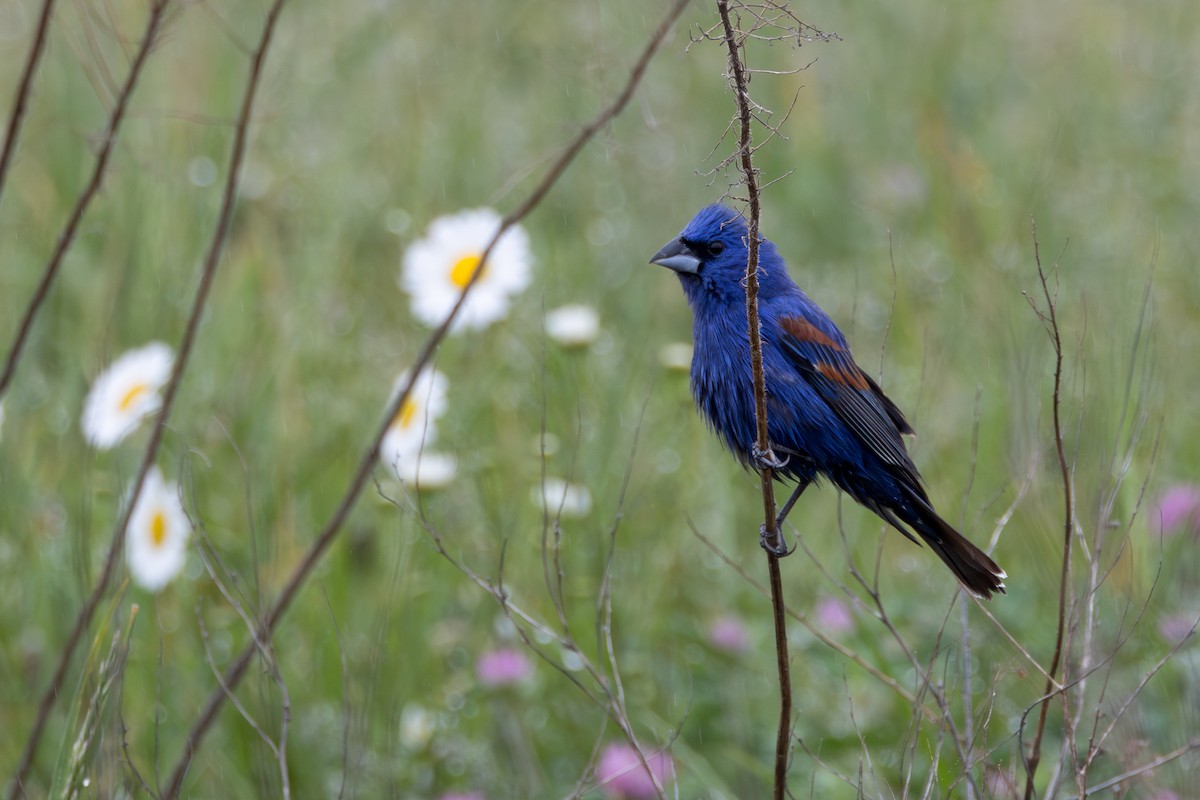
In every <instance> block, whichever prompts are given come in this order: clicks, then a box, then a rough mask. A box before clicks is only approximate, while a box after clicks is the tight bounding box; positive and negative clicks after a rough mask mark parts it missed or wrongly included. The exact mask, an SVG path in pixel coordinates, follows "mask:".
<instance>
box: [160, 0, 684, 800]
mask: <svg viewBox="0 0 1200 800" xmlns="http://www.w3.org/2000/svg"><path fill="white" fill-rule="evenodd" d="M687 4H688V0H675V3H674V4H672V6H671V8H670V10H669V11H668V12H667V14H666V16H665V18H664V19H663V21H662V22H661V23H660V24H659V26H658V27H657V28H656V29H655V31H654V32H653V33H652V34H651V36H650V39H649V41H648V42H647V44H646V46H645V48H644V49H643V51H642V53H641V55H640V56H639V57H638V59H637V61H636V62H635V63H634V65H633V67H632V69H631V70H630V73H629V78H628V80H627V81H626V83H625V86H624V88H623V89H622V90H621V92H620V94H618V95H617V97H616V99H614V100H613V101H612V103H611V104H609V105H608V106H607V107H606V108H604V109H603V110H602V111H601V112H600V113H599V114H597V115H596V116H595V117H594V118H593V119H592V120H591V121H590V122H588V123H587V124H586V125H584V126H583V128H582V129H581V130H580V131H579V133H578V134H576V136H575V138H574V139H572V140H571V141H570V142H569V143H568V144H567V146H566V148H565V149H564V150H563V151H562V153H561V154H560V155H559V156H558V158H557V159H555V160H554V162H553V163H552V164H551V166H550V167H549V169H548V170H547V172H546V174H545V176H544V177H543V178H542V180H541V182H540V183H538V184H537V186H535V187H534V189H533V191H532V192H531V193H530V194H529V196H528V197H526V199H525V200H524V202H522V203H521V204H520V205H519V206H518V207H517V208H516V209H514V210H513V211H511V212H509V213H508V214H507V215H505V217H504V218H503V219H502V220H501V222H500V226H499V228H498V229H497V231H496V233H495V234H494V235H493V236H492V239H491V241H490V242H489V243H488V245H487V247H485V248H484V250H483V253H481V255H480V259H479V263H478V264H477V265H476V267H475V271H474V273H472V275H471V277H470V279H469V280H468V281H467V283H466V285H465V286H464V287H463V290H462V293H461V294H460V295H459V298H458V301H457V302H456V303H455V305H454V307H453V308H451V309H450V312H449V313H448V314H447V315H446V318H445V319H444V320H443V321H442V324H441V325H439V326H438V327H437V328H436V329H435V330H434V331H433V333H431V334H430V336H429V338H428V339H427V340H426V342H425V344H424V346H423V347H422V348H421V350H420V352H419V354H418V356H417V358H416V360H415V362H414V364H413V366H412V368H411V369H410V370H409V379H408V382H407V383H406V385H405V386H404V387H403V389H402V390H401V391H400V392H398V393H397V394H396V396H395V397H394V398H393V399H392V403H391V405H390V407H389V408H388V409H387V411H386V412H385V413H384V415H383V418H382V420H381V421H380V424H379V426H378V427H377V429H376V431H375V434H374V436H373V437H372V439H371V441H370V444H369V445H368V446H367V448H366V450H365V452H364V453H363V454H362V457H361V458H360V459H359V462H358V466H357V468H356V469H355V472H354V474H353V476H352V477H351V479H350V484H349V486H348V487H347V490H346V493H345V494H344V495H343V497H342V499H341V501H340V502H339V503H338V506H337V508H336V509H335V510H334V512H333V516H332V517H330V519H329V521H328V522H326V524H325V526H324V527H323V528H322V530H321V532H320V534H319V535H318V536H317V538H316V540H315V541H314V542H313V544H312V546H311V547H310V548H309V550H308V552H306V553H305V555H304V558H303V559H302V560H301V561H300V563H299V564H298V565H297V566H296V568H295V570H293V572H292V574H291V576H290V577H289V579H288V581H287V583H286V584H285V585H284V587H283V589H282V590H281V591H280V594H279V597H278V598H277V599H276V600H275V603H274V605H272V607H271V609H270V611H269V612H268V614H267V616H266V618H265V620H264V622H263V631H264V633H266V634H269V633H270V632H271V631H273V630H274V629H275V627H276V626H277V625H278V624H279V621H280V620H281V619H282V618H283V615H284V614H285V613H286V611H287V609H288V607H289V606H290V605H291V603H292V600H293V599H295V597H296V595H297V594H299V592H300V589H301V587H302V586H303V585H304V583H305V582H306V580H307V578H308V576H309V575H310V574H311V572H312V570H313V568H314V567H316V565H317V564H318V563H319V562H320V560H321V558H322V556H324V554H325V551H326V550H328V549H329V546H330V545H331V544H332V543H333V541H334V539H336V538H337V535H338V533H339V532H340V531H341V529H342V526H343V524H344V523H345V521H346V518H347V516H349V514H350V510H351V509H352V508H353V507H354V505H355V503H356V502H357V501H358V498H359V496H360V495H361V494H362V491H363V489H364V488H365V487H366V485H367V484H368V482H369V478H370V475H371V472H372V470H373V469H374V467H375V460H376V458H377V457H378V452H379V444H380V442H381V441H382V440H383V436H384V434H385V433H386V432H387V428H388V426H389V425H390V424H391V421H392V419H393V418H394V417H395V415H396V412H397V411H398V410H399V408H400V407H401V405H403V403H404V402H405V401H406V400H407V399H408V397H409V395H410V394H411V393H412V390H413V385H414V384H415V383H416V381H417V378H418V377H419V376H420V375H421V373H422V372H423V371H424V369H425V367H426V366H427V365H428V364H429V362H430V360H431V359H432V358H433V353H434V351H435V350H436V349H437V347H438V345H439V344H440V343H441V341H442V339H443V338H445V336H446V334H447V332H448V331H449V330H450V326H451V325H453V323H454V321H455V319H457V317H458V314H459V311H460V309H461V308H462V306H463V304H464V303H465V302H466V299H467V297H468V296H469V294H470V292H471V290H472V288H473V287H474V286H475V284H476V283H477V282H478V280H479V277H480V276H481V275H482V274H483V271H484V268H485V265H486V264H487V259H488V257H489V256H490V255H491V253H492V250H493V249H494V248H495V246H496V242H497V241H499V239H500V237H501V236H503V235H504V234H505V233H506V232H507V231H508V230H509V229H510V228H511V227H512V226H514V225H516V224H517V223H518V222H520V221H521V220H522V219H524V218H525V217H526V216H528V215H529V213H530V212H531V211H533V209H534V208H536V207H537V205H538V204H539V203H541V201H542V199H543V198H545V196H546V194H547V193H548V192H549V191H550V189H551V188H552V187H553V186H554V185H555V184H556V183H557V182H558V179H559V178H560V177H562V175H563V173H564V172H565V171H566V169H567V167H568V166H570V165H571V162H572V161H574V159H575V157H576V156H577V155H578V154H579V152H580V150H582V149H583V147H584V145H586V144H587V143H588V142H589V141H590V140H591V139H592V138H593V137H594V136H595V135H596V133H597V132H598V131H599V130H600V129H601V128H603V127H604V126H605V125H607V124H608V123H609V122H611V121H612V119H613V118H614V117H616V116H617V115H618V114H619V113H620V112H621V111H622V110H623V109H624V108H625V106H626V105H627V104H628V102H629V99H630V98H631V97H632V96H633V93H634V90H635V89H636V88H637V86H638V84H639V83H640V82H641V79H642V76H643V75H644V74H645V72H646V68H647V67H648V66H649V64H650V60H651V59H652V58H653V56H654V54H655V53H656V52H657V51H658V49H659V47H660V46H661V45H662V43H663V40H664V39H665V38H666V35H667V32H668V31H669V30H670V28H671V26H672V25H673V24H674V22H675V20H676V19H678V17H679V15H680V14H682V13H683V9H684V8H685V7H686V6H687ZM277 8H278V2H277V4H276V8H275V9H273V11H275V10H277ZM272 19H273V18H272ZM256 652H257V647H256V645H255V644H254V643H253V642H250V643H249V644H247V646H246V647H245V648H243V650H242V652H241V653H240V654H239V655H238V657H237V658H236V659H235V660H234V662H233V664H232V665H231V666H230V667H229V668H228V670H226V672H225V677H224V684H225V686H227V687H230V688H233V687H236V686H237V684H238V683H239V682H240V681H241V679H242V677H243V675H244V674H245V672H246V669H247V668H248V667H249V666H250V663H251V661H253V659H254V655H255V653H256ZM225 699H226V694H225V692H224V690H223V689H221V688H217V689H214V690H213V692H212V693H210V694H209V697H208V700H207V701H206V702H205V704H204V706H203V708H202V709H201V711H200V713H199V714H198V716H197V718H196V721H195V722H194V723H193V725H192V728H191V730H190V731H189V732H188V735H187V738H186V740H185V741H184V745H183V752H182V753H181V754H180V756H179V760H178V761H177V762H176V764H175V767H174V769H173V770H172V774H171V778H170V781H169V783H168V786H167V789H166V791H165V792H164V794H163V797H164V800H170V798H174V797H178V796H179V792H180V790H181V789H182V786H183V780H184V778H185V776H186V775H187V770H188V767H189V765H190V764H191V760H192V756H193V755H194V754H195V752H196V750H197V749H198V748H199V747H200V744H201V742H202V741H203V740H204V737H205V735H206V734H207V732H208V729H209V728H210V727H211V726H212V723H213V722H214V721H215V719H216V716H217V712H218V711H219V710H220V709H221V706H222V705H224V702H225Z"/></svg>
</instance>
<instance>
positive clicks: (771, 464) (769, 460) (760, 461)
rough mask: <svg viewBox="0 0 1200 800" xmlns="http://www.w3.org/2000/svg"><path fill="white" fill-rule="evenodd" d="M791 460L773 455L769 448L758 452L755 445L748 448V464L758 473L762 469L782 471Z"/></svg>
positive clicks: (787, 457) (788, 457)
mask: <svg viewBox="0 0 1200 800" xmlns="http://www.w3.org/2000/svg"><path fill="white" fill-rule="evenodd" d="M791 460H792V459H791V456H784V457H783V458H780V457H779V456H777V455H775V451H774V450H772V449H771V448H770V447H768V448H767V449H766V450H759V449H758V445H757V444H754V445H751V446H750V464H751V466H753V467H754V468H755V469H756V470H759V471H760V472H761V471H762V470H764V469H783V468H784V467H786V466H787V465H788V462H789V461H791Z"/></svg>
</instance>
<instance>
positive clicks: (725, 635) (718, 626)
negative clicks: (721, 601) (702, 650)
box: [708, 615, 750, 653]
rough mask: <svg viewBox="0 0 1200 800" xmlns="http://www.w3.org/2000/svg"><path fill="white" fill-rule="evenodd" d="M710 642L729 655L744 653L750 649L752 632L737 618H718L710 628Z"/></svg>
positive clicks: (729, 616)
mask: <svg viewBox="0 0 1200 800" xmlns="http://www.w3.org/2000/svg"><path fill="white" fill-rule="evenodd" d="M708 641H709V642H711V643H712V645H713V647H716V648H717V649H718V650H724V651H725V652H727V653H744V652H746V651H747V650H749V649H750V632H749V631H747V630H746V626H745V625H743V624H742V621H741V620H740V619H738V618H737V617H735V616H732V615H727V616H724V617H718V618H717V619H716V620H714V621H713V624H712V625H710V626H709V628H708Z"/></svg>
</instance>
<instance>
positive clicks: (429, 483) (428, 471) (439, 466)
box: [395, 451, 458, 489]
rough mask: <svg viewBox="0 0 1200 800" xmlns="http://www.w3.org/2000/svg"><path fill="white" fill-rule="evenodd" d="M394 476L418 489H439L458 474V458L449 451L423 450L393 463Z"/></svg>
mask: <svg viewBox="0 0 1200 800" xmlns="http://www.w3.org/2000/svg"><path fill="white" fill-rule="evenodd" d="M395 472H396V477H398V478H399V479H400V480H402V481H404V482H405V483H407V484H411V485H414V486H416V487H417V488H418V489H441V488H444V487H446V486H449V485H450V484H451V483H453V481H454V478H455V477H456V476H457V475H458V459H456V458H455V457H454V456H452V455H450V454H449V453H434V452H429V451H424V452H422V453H420V455H419V456H417V455H414V456H412V457H410V458H406V459H402V460H400V461H398V462H397V463H396V465H395Z"/></svg>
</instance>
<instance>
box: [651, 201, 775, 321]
mask: <svg viewBox="0 0 1200 800" xmlns="http://www.w3.org/2000/svg"><path fill="white" fill-rule="evenodd" d="M748 242H749V229H748V227H747V224H746V220H745V218H744V217H743V216H742V215H741V214H739V213H738V212H736V211H734V210H733V209H731V208H729V207H727V206H723V205H719V204H717V205H711V206H707V207H706V208H703V209H701V210H700V213H698V214H697V215H696V216H695V217H693V218H692V221H691V222H689V223H688V224H687V227H685V228H684V229H683V232H682V233H680V234H679V236H678V237H677V238H675V239H672V240H671V241H670V242H667V244H665V245H664V246H663V248H662V249H661V250H659V251H658V252H657V253H655V254H654V257H653V258H652V259H650V263H651V264H657V265H659V266H661V267H666V268H667V269H671V270H674V271H675V272H676V273H677V274H678V275H679V282H680V283H682V284H683V291H684V293H685V294H687V296H688V300H689V301H691V303H692V305H693V306H695V305H696V303H698V302H702V301H703V300H705V299H706V296H713V295H715V296H716V297H717V298H720V299H723V300H729V301H735V300H738V299H740V300H741V301H742V302H745V298H746V289H745V286H744V285H743V282H742V281H743V279H744V278H745V276H746V260H747V259H748V258H749V250H748ZM777 261H778V256H777V255H776V253H775V247H774V245H772V244H771V243H770V242H769V241H767V240H766V239H761V238H760V239H759V265H760V267H762V266H764V265H766V264H770V263H772V262H777ZM779 263H780V269H779V270H768V271H766V272H767V273H770V272H775V271H778V272H781V273H782V272H783V270H782V263H781V262H779ZM761 288H764V289H765V288H767V287H766V286H765V285H764V286H762V287H761Z"/></svg>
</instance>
